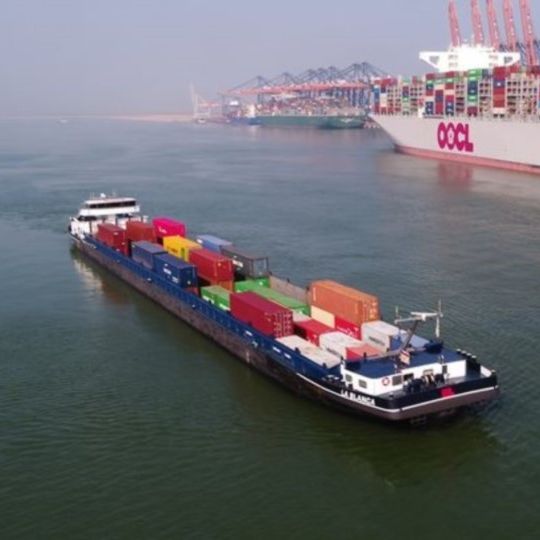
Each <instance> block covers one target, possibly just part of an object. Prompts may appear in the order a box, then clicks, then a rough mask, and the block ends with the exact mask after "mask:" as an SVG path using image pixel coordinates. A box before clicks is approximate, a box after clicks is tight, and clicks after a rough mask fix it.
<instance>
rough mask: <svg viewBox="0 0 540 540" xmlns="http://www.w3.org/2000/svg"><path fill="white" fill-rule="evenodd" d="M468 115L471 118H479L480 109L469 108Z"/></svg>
mask: <svg viewBox="0 0 540 540" xmlns="http://www.w3.org/2000/svg"><path fill="white" fill-rule="evenodd" d="M467 114H468V115H469V116H478V107H467Z"/></svg>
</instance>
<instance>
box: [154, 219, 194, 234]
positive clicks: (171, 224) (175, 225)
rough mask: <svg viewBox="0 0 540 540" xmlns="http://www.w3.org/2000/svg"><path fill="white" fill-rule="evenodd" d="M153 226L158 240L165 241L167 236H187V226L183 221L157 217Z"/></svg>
mask: <svg viewBox="0 0 540 540" xmlns="http://www.w3.org/2000/svg"><path fill="white" fill-rule="evenodd" d="M152 224H153V225H154V230H155V231H156V237H157V238H158V239H163V238H164V237H165V236H186V224H185V223H184V222H183V221H178V220H177V219H172V218H169V217H157V218H154V219H153V220H152Z"/></svg>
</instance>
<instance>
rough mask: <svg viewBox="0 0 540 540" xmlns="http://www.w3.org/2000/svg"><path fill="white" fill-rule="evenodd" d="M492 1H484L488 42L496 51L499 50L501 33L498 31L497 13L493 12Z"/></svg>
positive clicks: (493, 5)
mask: <svg viewBox="0 0 540 540" xmlns="http://www.w3.org/2000/svg"><path fill="white" fill-rule="evenodd" d="M493 1H494V0H486V5H487V13H488V24H489V40H490V41H491V46H492V47H493V48H495V49H496V50H497V51H498V50H500V48H501V33H500V31H499V23H498V22H497V11H496V10H495V4H494V3H493Z"/></svg>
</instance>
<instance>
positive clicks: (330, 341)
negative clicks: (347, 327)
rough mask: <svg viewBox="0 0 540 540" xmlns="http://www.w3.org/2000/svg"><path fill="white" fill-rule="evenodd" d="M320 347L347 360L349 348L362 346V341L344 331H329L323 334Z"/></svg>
mask: <svg viewBox="0 0 540 540" xmlns="http://www.w3.org/2000/svg"><path fill="white" fill-rule="evenodd" d="M319 343H320V347H321V348H322V349H324V350H325V351H328V352H329V353H331V354H334V355H336V356H337V357H338V358H341V359H343V360H345V359H346V358H347V349H350V348H352V347H360V346H361V345H362V342H361V341H360V340H359V339H354V338H352V337H351V336H348V335H347V334H344V333H343V332H327V333H326V334H321V337H320V339H319Z"/></svg>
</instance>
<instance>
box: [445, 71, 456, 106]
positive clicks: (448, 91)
mask: <svg viewBox="0 0 540 540" xmlns="http://www.w3.org/2000/svg"><path fill="white" fill-rule="evenodd" d="M455 80H456V72H455V71H448V72H447V73H446V82H445V86H444V114H445V115H446V116H454V115H455V112H456V107H455V102H456V98H455Z"/></svg>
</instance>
